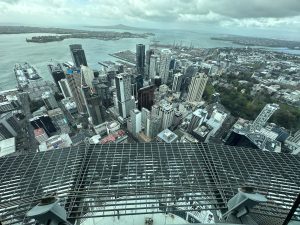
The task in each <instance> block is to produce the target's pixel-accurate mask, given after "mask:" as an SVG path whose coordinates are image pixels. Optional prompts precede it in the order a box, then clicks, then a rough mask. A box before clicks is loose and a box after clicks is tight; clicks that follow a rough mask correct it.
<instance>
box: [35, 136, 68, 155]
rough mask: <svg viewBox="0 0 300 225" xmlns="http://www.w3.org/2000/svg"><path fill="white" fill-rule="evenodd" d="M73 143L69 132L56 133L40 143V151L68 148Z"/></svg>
mask: <svg viewBox="0 0 300 225" xmlns="http://www.w3.org/2000/svg"><path fill="white" fill-rule="evenodd" d="M71 145H72V140H71V138H70V136H69V135H68V134H61V135H55V136H52V137H50V138H48V140H47V141H45V142H42V143H41V144H40V145H39V151H41V152H43V151H47V150H53V149H59V148H67V147H70V146H71Z"/></svg>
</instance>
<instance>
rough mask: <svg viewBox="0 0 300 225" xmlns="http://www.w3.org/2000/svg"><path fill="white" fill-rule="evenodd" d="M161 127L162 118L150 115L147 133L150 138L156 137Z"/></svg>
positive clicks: (146, 128)
mask: <svg viewBox="0 0 300 225" xmlns="http://www.w3.org/2000/svg"><path fill="white" fill-rule="evenodd" d="M160 128H161V118H160V117H155V116H149V117H148V118H147V122H146V127H145V134H146V136H148V137H150V138H154V137H156V135H157V134H158V133H159V132H160Z"/></svg>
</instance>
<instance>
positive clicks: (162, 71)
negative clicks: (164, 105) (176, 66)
mask: <svg viewBox="0 0 300 225" xmlns="http://www.w3.org/2000/svg"><path fill="white" fill-rule="evenodd" d="M170 62H171V51H170V49H163V50H161V55H160V66H159V76H160V77H161V83H162V84H165V83H167V81H168V78H169V69H170Z"/></svg>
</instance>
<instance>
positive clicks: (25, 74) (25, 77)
mask: <svg viewBox="0 0 300 225" xmlns="http://www.w3.org/2000/svg"><path fill="white" fill-rule="evenodd" d="M14 72H15V76H16V79H17V82H18V86H19V88H24V87H26V86H28V84H29V83H31V82H35V81H37V80H40V79H41V77H40V75H39V74H38V72H37V71H36V69H35V68H34V67H33V66H31V65H30V64H29V63H27V62H25V63H24V64H19V63H17V64H16V65H15V68H14Z"/></svg>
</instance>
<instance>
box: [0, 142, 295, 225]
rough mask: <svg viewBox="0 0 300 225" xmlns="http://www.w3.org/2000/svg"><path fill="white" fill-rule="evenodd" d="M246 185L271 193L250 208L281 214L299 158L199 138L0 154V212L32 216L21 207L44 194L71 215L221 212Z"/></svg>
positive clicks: (13, 217) (5, 219)
mask: <svg viewBox="0 0 300 225" xmlns="http://www.w3.org/2000/svg"><path fill="white" fill-rule="evenodd" d="M244 184H251V185H253V186H255V187H256V188H257V191H258V192H259V193H262V194H264V195H265V196H266V197H267V199H268V202H267V203H266V204H261V205H259V206H257V207H256V208H255V209H253V213H255V214H260V215H263V216H270V217H275V218H278V219H282V220H284V218H285V217H286V215H287V213H288V212H289V209H290V208H291V206H292V205H293V202H294V201H295V199H296V197H297V194H298V193H299V192H300V160H299V158H298V157H296V156H293V155H289V154H278V153H272V152H266V151H261V150H256V149H245V148H238V147H232V146H223V145H213V144H204V143H198V144H189V143H175V144H162V143H145V144H142V143H140V144H107V145H87V146H85V145H80V146H76V147H71V148H66V149H60V150H54V151H47V152H40V153H35V154H27V155H19V156H11V157H4V158H0V219H1V221H2V223H4V224H6V223H7V224H14V223H20V222H23V223H29V221H27V220H26V218H25V217H24V215H25V213H26V212H27V211H28V210H29V209H30V208H31V207H33V206H34V205H35V204H36V203H37V201H38V200H39V199H40V198H41V197H42V196H44V195H45V194H49V193H56V195H57V196H58V197H59V198H60V199H61V204H63V205H64V206H65V208H66V210H67V212H68V218H69V220H70V221H71V222H74V221H75V220H76V219H78V218H90V217H98V216H115V215H116V212H117V213H118V215H131V214H147V213H149V214H152V213H157V212H161V211H164V210H165V209H166V205H172V206H173V210H174V211H178V212H179V213H180V212H184V211H194V212H199V211H200V210H211V211H216V210H217V211H221V212H222V210H226V204H227V201H228V200H229V199H230V198H231V197H233V196H234V195H235V194H236V193H237V188H238V187H241V186H243V185H244ZM195 201H197V202H198V205H199V206H200V208H199V207H194V206H193V202H195ZM298 218H299V217H298Z"/></svg>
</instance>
